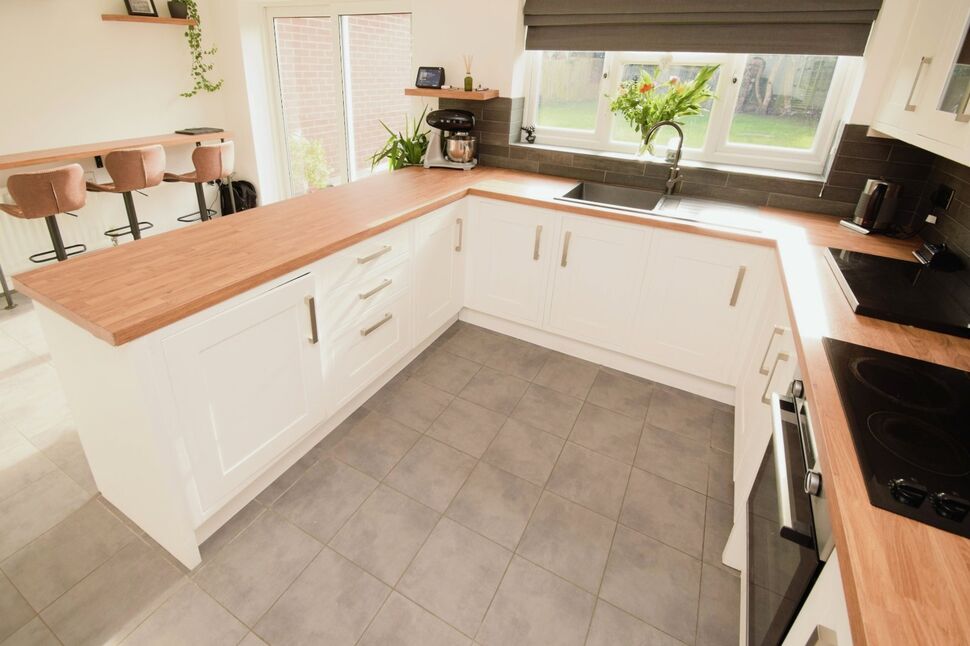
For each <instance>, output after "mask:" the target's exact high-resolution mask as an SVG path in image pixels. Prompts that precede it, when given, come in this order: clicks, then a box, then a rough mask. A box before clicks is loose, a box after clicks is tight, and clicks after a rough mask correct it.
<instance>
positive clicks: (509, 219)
mask: <svg viewBox="0 0 970 646" xmlns="http://www.w3.org/2000/svg"><path fill="white" fill-rule="evenodd" d="M470 207H471V213H470V214H469V215H470V222H469V224H470V225H471V226H470V227H469V232H468V233H469V236H468V241H467V244H468V266H467V271H468V278H467V283H466V284H467V298H466V304H467V305H468V307H470V308H471V309H475V310H479V311H481V312H484V313H486V314H491V315H493V316H498V317H500V318H504V319H508V320H511V321H516V322H518V323H524V324H526V325H532V326H535V327H539V326H540V325H541V323H542V308H543V305H544V303H545V297H546V289H547V285H548V282H549V270H550V265H551V260H552V255H551V254H552V252H553V240H555V237H556V233H557V232H556V228H557V225H558V222H559V216H558V214H556V213H553V212H551V211H547V210H545V209H538V208H535V207H527V206H522V205H520V204H511V203H508V202H496V201H492V200H482V199H476V200H475V201H473V202H472V203H471V205H470Z"/></svg>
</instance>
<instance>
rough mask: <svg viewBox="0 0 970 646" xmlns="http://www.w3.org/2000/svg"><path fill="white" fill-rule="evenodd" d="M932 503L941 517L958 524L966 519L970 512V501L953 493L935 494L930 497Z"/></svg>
mask: <svg viewBox="0 0 970 646" xmlns="http://www.w3.org/2000/svg"><path fill="white" fill-rule="evenodd" d="M930 502H931V503H932V504H933V509H935V510H936V513H938V514H939V515H940V516H943V517H944V518H949V519H950V520H955V521H957V522H959V521H961V520H963V519H964V518H966V516H967V512H970V500H967V499H966V498H961V497H960V496H958V495H956V494H953V493H935V494H933V495H931V496H930Z"/></svg>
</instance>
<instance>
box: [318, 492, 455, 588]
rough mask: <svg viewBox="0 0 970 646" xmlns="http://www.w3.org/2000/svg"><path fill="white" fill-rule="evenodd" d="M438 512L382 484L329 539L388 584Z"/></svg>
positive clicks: (400, 571)
mask: <svg viewBox="0 0 970 646" xmlns="http://www.w3.org/2000/svg"><path fill="white" fill-rule="evenodd" d="M437 522H438V514H437V513H436V512H434V511H433V510H432V509H429V508H428V507H425V506H424V505H422V504H420V503H417V502H415V501H413V500H411V499H410V498H408V497H407V496H405V495H403V494H400V493H398V492H396V491H394V490H393V489H389V488H388V487H385V486H383V485H381V486H380V487H378V488H377V489H376V490H375V491H374V493H372V494H371V496H370V498H368V499H367V500H366V501H365V502H364V504H363V505H361V506H360V509H358V510H357V511H356V512H355V513H354V515H353V516H352V517H351V519H350V520H349V521H347V524H346V525H344V526H343V528H342V529H341V530H340V531H339V532H338V533H337V535H336V536H334V538H333V540H332V541H330V547H332V548H333V549H335V550H336V551H337V552H339V553H340V554H342V555H343V556H345V557H347V558H348V559H350V560H351V561H353V562H354V563H356V564H357V565H359V566H360V567H362V568H364V569H365V570H367V571H368V572H370V573H371V574H373V575H374V576H376V577H377V578H379V579H381V580H382V581H384V582H385V583H387V584H389V585H394V584H395V583H397V580H398V579H399V578H401V575H402V574H403V573H404V569H405V568H407V566H408V564H409V563H410V562H411V559H412V558H414V555H415V554H417V552H418V549H420V548H421V545H423V544H424V541H425V539H426V538H427V537H428V534H430V533H431V530H432V529H434V526H435V524H436V523H437Z"/></svg>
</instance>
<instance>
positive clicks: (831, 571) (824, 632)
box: [782, 550, 852, 646]
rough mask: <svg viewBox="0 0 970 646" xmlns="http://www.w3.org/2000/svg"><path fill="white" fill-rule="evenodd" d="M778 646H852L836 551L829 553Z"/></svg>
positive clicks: (850, 627) (850, 629) (850, 626)
mask: <svg viewBox="0 0 970 646" xmlns="http://www.w3.org/2000/svg"><path fill="white" fill-rule="evenodd" d="M782 646H852V625H851V624H850V623H849V609H848V606H847V605H846V603H845V588H844V587H843V586H842V573H841V571H840V566H839V554H838V550H833V551H832V554H831V555H830V556H829V558H828V560H827V561H826V562H825V565H823V566H822V571H821V573H819V575H818V579H816V580H815V584H814V585H812V591H811V592H809V594H808V598H807V599H805V603H804V604H803V605H802V607H801V610H799V611H798V615H796V617H795V621H794V623H792V626H791V628H790V629H789V630H788V634H787V635H785V641H784V642H782Z"/></svg>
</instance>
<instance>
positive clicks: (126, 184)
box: [87, 146, 165, 244]
mask: <svg viewBox="0 0 970 646" xmlns="http://www.w3.org/2000/svg"><path fill="white" fill-rule="evenodd" d="M104 167H105V168H106V169H107V170H108V175H110V176H111V182H110V183H108V184H96V183H94V182H88V185H87V186H88V190H89V191H94V192H98V193H121V196H122V197H123V198H124V200H125V212H126V213H127V214H128V225H127V226H123V227H117V228H115V229H108V230H107V231H105V232H104V235H106V236H108V237H109V238H111V239H112V241H113V242H114V243H115V244H117V243H118V238H119V237H121V236H126V235H131V237H132V238H134V239H135V240H140V239H141V232H142V231H144V230H145V229H151V228H152V226H153V225H152V223H151V222H139V221H138V215H137V214H136V213H135V200H134V199H133V198H132V196H131V194H132V192H133V191H141V190H142V189H146V188H152V187H154V186H158V185H159V184H161V183H162V178H163V176H164V174H165V149H164V148H162V147H161V146H146V147H145V148H130V149H127V150H115V151H112V152H110V153H108V154H107V155H105V158H104Z"/></svg>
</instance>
